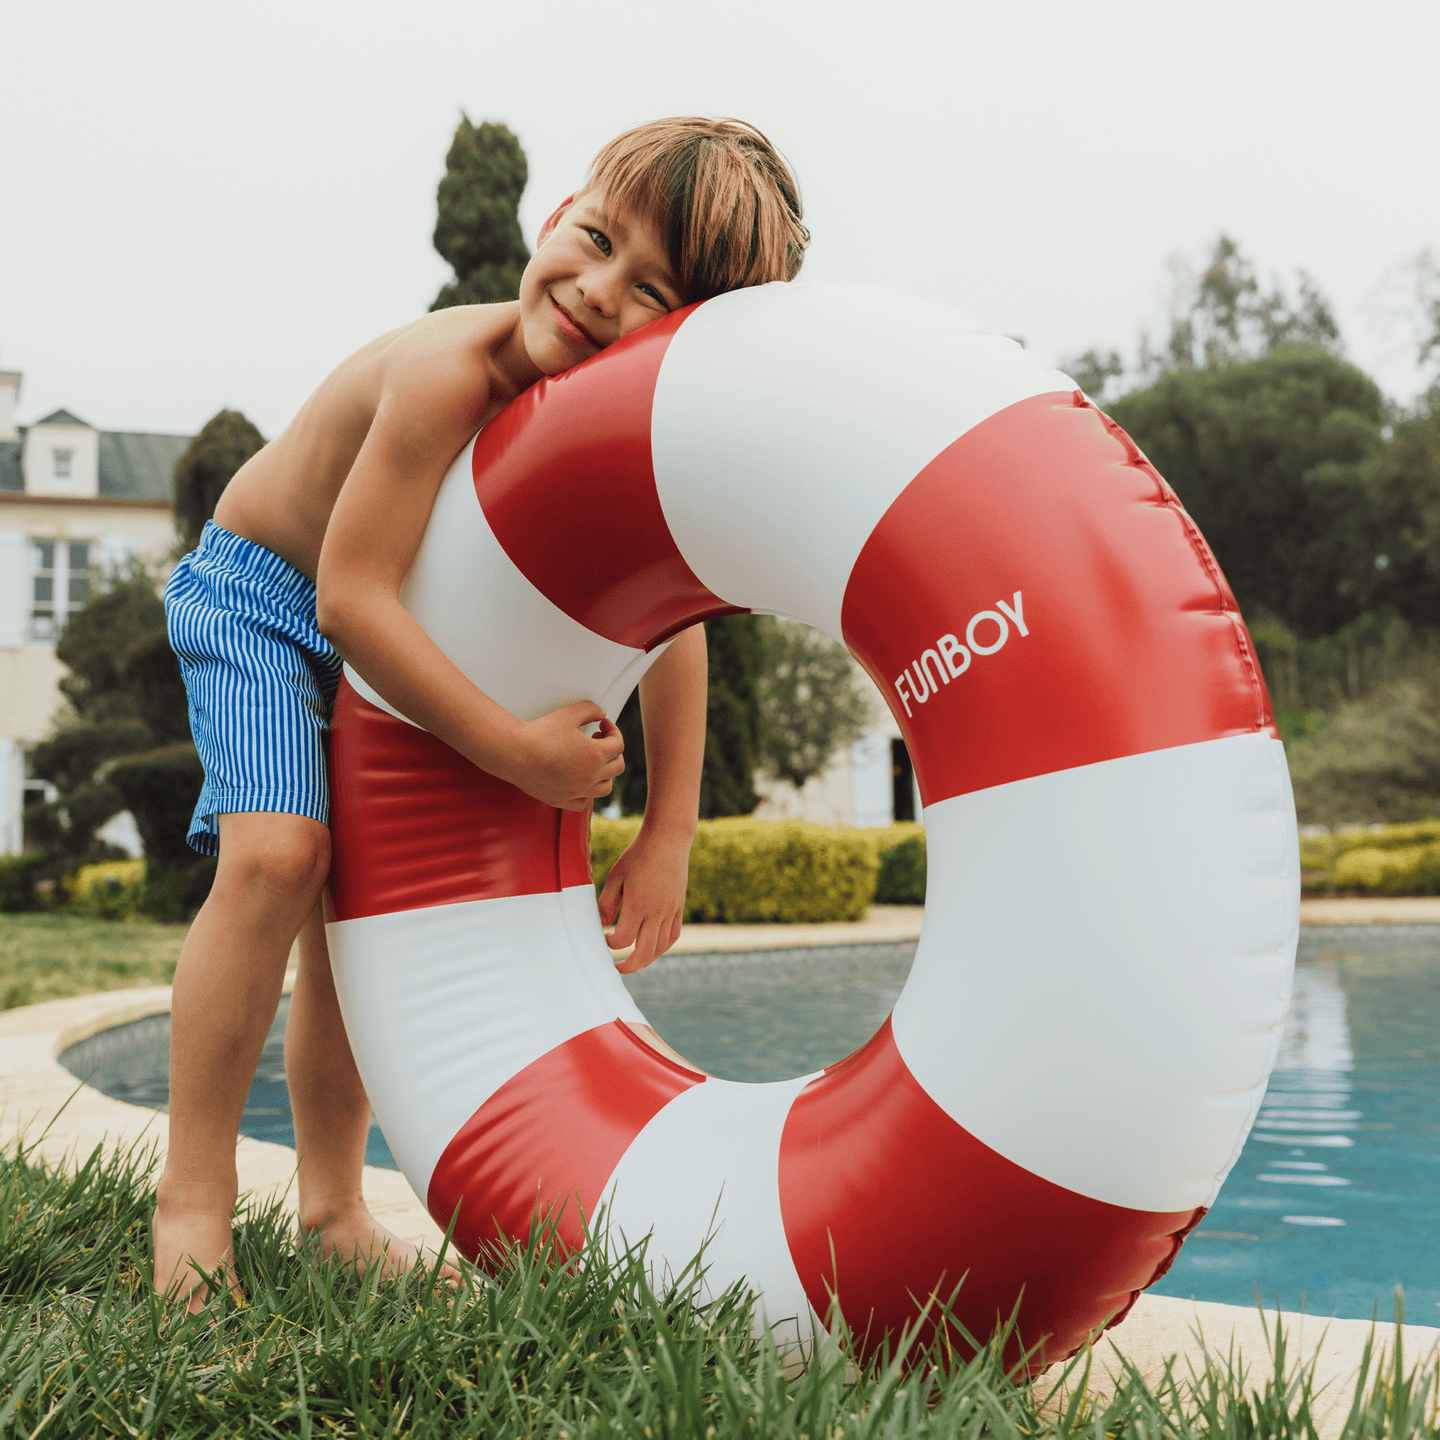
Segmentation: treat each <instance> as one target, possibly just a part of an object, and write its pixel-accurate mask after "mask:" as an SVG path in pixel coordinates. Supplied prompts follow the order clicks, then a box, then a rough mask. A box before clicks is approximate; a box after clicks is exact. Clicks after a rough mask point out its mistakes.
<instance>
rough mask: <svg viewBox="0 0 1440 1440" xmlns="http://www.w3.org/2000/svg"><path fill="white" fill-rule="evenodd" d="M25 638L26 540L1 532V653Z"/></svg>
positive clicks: (21, 536) (16, 646) (7, 532)
mask: <svg viewBox="0 0 1440 1440" xmlns="http://www.w3.org/2000/svg"><path fill="white" fill-rule="evenodd" d="M24 639H25V537H24V536H23V535H20V534H18V533H17V532H16V531H14V530H0V650H14V649H17V648H18V647H19V646H20V645H21V644H22V643H23V641H24Z"/></svg>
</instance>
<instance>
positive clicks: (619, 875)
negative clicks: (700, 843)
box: [600, 826, 690, 975]
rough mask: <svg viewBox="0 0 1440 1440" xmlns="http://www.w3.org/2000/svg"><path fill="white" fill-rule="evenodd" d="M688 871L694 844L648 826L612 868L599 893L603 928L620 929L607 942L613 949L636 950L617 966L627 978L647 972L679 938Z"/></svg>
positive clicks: (613, 931) (612, 932)
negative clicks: (691, 848) (650, 965)
mask: <svg viewBox="0 0 1440 1440" xmlns="http://www.w3.org/2000/svg"><path fill="white" fill-rule="evenodd" d="M689 872H690V841H689V839H688V838H687V839H671V838H666V837H659V836H656V835H654V834H650V833H647V832H646V830H645V829H644V827H643V826H642V827H641V830H640V833H639V834H638V835H637V836H636V837H635V840H634V842H633V843H632V844H631V845H630V846H629V848H628V849H627V850H626V851H625V853H624V854H623V855H621V857H620V858H619V859H618V860H617V861H616V862H615V864H614V865H613V866H612V867H611V869H610V874H609V875H608V876H607V877H606V880H605V888H604V889H603V890H602V891H601V892H600V923H601V924H602V925H613V926H614V927H615V928H614V930H612V931H611V933H610V935H609V936H608V937H607V943H608V944H609V946H610V948H611V949H612V950H624V949H626V948H627V947H628V946H630V945H634V947H635V948H634V950H632V951H631V952H630V954H629V955H627V956H626V957H625V958H624V959H623V960H621V961H620V962H619V963H618V964H617V965H616V967H615V968H616V969H617V970H618V971H619V972H620V973H621V974H622V975H633V974H634V973H635V972H636V971H637V970H643V969H644V968H645V967H646V966H647V965H648V964H650V962H651V961H652V960H657V959H659V957H660V956H661V955H663V954H664V953H665V952H666V951H667V950H668V949H669V948H670V947H671V946H672V945H673V944H674V943H675V942H676V941H677V940H678V939H679V938H680V922H681V920H682V919H683V918H684V916H685V886H686V882H687V881H688V879H689Z"/></svg>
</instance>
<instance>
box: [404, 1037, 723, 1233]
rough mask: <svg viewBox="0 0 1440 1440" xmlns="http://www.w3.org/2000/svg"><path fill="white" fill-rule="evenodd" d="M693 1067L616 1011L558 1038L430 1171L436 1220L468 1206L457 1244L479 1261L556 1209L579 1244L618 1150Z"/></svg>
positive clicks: (689, 1079) (560, 1224)
mask: <svg viewBox="0 0 1440 1440" xmlns="http://www.w3.org/2000/svg"><path fill="white" fill-rule="evenodd" d="M704 1078H705V1077H704V1076H703V1075H697V1074H696V1073H695V1072H694V1071H692V1070H687V1069H685V1068H684V1067H683V1066H681V1065H677V1064H676V1063H675V1062H674V1061H672V1060H668V1059H666V1057H665V1056H663V1055H660V1054H658V1053H657V1052H656V1051H654V1050H652V1049H651V1048H650V1047H649V1046H648V1045H646V1044H645V1043H644V1042H643V1041H642V1040H639V1039H637V1038H636V1037H635V1036H634V1035H633V1034H631V1032H630V1031H629V1030H628V1029H627V1028H626V1027H625V1026H624V1025H623V1024H622V1023H621V1022H620V1021H618V1020H615V1021H612V1022H611V1023H610V1024H608V1025H601V1026H597V1027H596V1028H595V1029H594V1030H587V1031H586V1032H585V1033H584V1034H583V1035H577V1036H575V1038H574V1039H573V1040H567V1041H566V1042H565V1044H563V1045H558V1046H556V1048H555V1049H554V1050H551V1051H550V1052H549V1053H548V1054H546V1055H542V1056H541V1057H540V1059H538V1060H536V1061H535V1062H534V1063H533V1064H530V1065H527V1066H526V1067H525V1068H524V1069H523V1070H522V1071H521V1072H520V1073H519V1074H518V1075H516V1076H514V1078H513V1079H510V1080H508V1081H506V1083H505V1084H504V1085H502V1086H501V1087H500V1089H499V1090H497V1091H496V1092H495V1093H494V1094H493V1095H492V1096H491V1097H490V1098H489V1099H488V1100H487V1101H486V1102H485V1103H484V1104H483V1105H482V1106H481V1107H480V1108H479V1109H478V1110H477V1111H476V1112H475V1113H474V1115H472V1116H471V1117H470V1119H469V1120H467V1121H466V1122H465V1124H464V1125H463V1126H461V1128H460V1130H459V1131H458V1132H457V1134H456V1136H455V1138H454V1139H453V1140H452V1141H451V1142H450V1143H449V1145H447V1146H446V1147H445V1153H444V1154H443V1155H441V1157H440V1160H439V1163H438V1164H437V1165H436V1166H435V1172H434V1174H433V1175H432V1176H431V1177H430V1190H429V1193H428V1195H427V1196H426V1203H427V1205H428V1206H429V1209H430V1213H431V1215H433V1216H434V1217H435V1222H436V1224H438V1225H442V1226H448V1225H449V1224H450V1221H451V1218H452V1217H453V1216H454V1215H455V1207H456V1206H457V1205H458V1206H459V1207H460V1215H459V1219H458V1220H457V1222H456V1225H455V1244H456V1246H457V1247H458V1248H459V1250H460V1251H461V1253H462V1254H464V1255H467V1256H469V1257H470V1258H471V1259H472V1260H474V1259H477V1258H480V1257H481V1256H482V1254H483V1252H484V1251H485V1250H486V1249H487V1248H488V1247H489V1246H491V1245H493V1244H494V1243H495V1242H496V1241H497V1240H498V1239H499V1238H500V1237H502V1236H507V1237H509V1238H510V1239H512V1240H517V1241H524V1240H525V1239H527V1238H528V1236H529V1234H530V1227H531V1224H532V1223H533V1222H534V1221H535V1220H536V1219H537V1218H538V1219H540V1220H542V1221H543V1220H545V1219H546V1218H547V1217H551V1218H553V1217H557V1216H558V1221H556V1222H555V1233H556V1235H557V1236H558V1238H559V1239H560V1241H561V1242H562V1243H563V1244H564V1245H565V1246H566V1247H567V1248H568V1249H571V1250H578V1249H579V1248H580V1245H581V1242H582V1240H583V1238H584V1235H583V1226H582V1221H581V1216H582V1215H583V1216H584V1217H585V1219H586V1220H590V1219H593V1218H594V1215H595V1210H596V1207H597V1206H598V1205H599V1203H600V1199H601V1196H602V1191H603V1187H604V1185H605V1182H606V1181H607V1180H609V1178H610V1177H611V1175H613V1174H614V1173H615V1167H616V1166H617V1165H618V1164H619V1163H620V1157H621V1156H622V1155H624V1153H625V1152H626V1150H628V1149H629V1148H630V1144H631V1142H632V1141H633V1140H634V1139H635V1137H636V1136H637V1135H638V1134H639V1133H640V1132H641V1130H643V1129H644V1128H645V1126H646V1125H647V1124H649V1122H650V1121H651V1120H652V1119H653V1118H654V1117H655V1116H656V1115H657V1114H658V1113H659V1112H660V1111H661V1110H662V1109H663V1108H664V1107H665V1106H666V1105H668V1104H669V1103H670V1101H671V1100H673V1099H674V1098H675V1097H676V1096H677V1095H679V1094H680V1093H682V1092H683V1091H685V1090H688V1089H689V1088H690V1087H691V1086H692V1085H699V1084H702V1083H703V1081H704Z"/></svg>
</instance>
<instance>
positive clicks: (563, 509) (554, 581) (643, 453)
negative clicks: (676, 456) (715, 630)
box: [473, 306, 741, 650]
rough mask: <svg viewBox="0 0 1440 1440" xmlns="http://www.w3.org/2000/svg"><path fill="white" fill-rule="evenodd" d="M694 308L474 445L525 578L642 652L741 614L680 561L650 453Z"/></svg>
mask: <svg viewBox="0 0 1440 1440" xmlns="http://www.w3.org/2000/svg"><path fill="white" fill-rule="evenodd" d="M694 308H695V307H694V306H690V307H689V308H687V309H684V310H677V311H676V312H675V313H674V314H673V315H669V316H667V317H666V318H665V319H663V320H656V321H654V322H652V323H651V324H649V325H646V326H645V327H644V328H643V329H641V330H638V331H636V332H635V334H633V335H631V336H628V337H627V338H626V339H624V340H620V341H617V342H616V343H615V344H614V345H612V346H610V348H609V349H607V350H606V351H605V352H604V354H603V355H596V356H594V357H592V358H591V359H590V360H587V361H586V362H585V363H584V364H582V365H577V366H576V367H575V368H574V369H573V370H567V371H565V372H564V373H563V374H561V375H556V376H553V377H551V378H549V379H546V380H542V381H541V382H540V383H539V384H538V385H535V386H533V387H532V388H531V389H529V390H527V391H525V392H524V393H523V394H522V395H520V396H519V397H518V398H517V399H515V400H513V401H511V403H510V404H509V405H508V406H507V407H506V408H505V409H504V410H503V411H501V413H500V414H499V415H498V416H497V417H496V418H495V419H494V420H492V421H491V422H490V424H489V425H487V426H486V427H485V429H484V430H482V431H481V432H480V435H479V438H478V439H477V440H476V442H475V451H474V461H473V464H474V474H475V493H476V495H478V496H479V498H480V506H481V509H483V510H484V512H485V518H486V519H487V520H488V521H489V522H490V528H491V530H493V531H494V533H495V536H496V538H497V539H498V540H499V541H500V544H501V545H502V546H503V547H504V550H505V553H506V554H507V555H508V556H509V557H510V558H511V560H513V561H514V562H515V565H516V567H517V568H518V569H519V570H520V572H521V574H523V575H524V576H525V577H526V579H527V580H529V581H530V583H531V584H532V585H534V586H535V588H536V589H537V590H539V591H540V593H541V594H542V595H544V596H545V597H546V598H547V599H548V600H550V601H551V602H552V603H553V604H554V605H556V606H558V607H559V608H560V609H561V610H563V611H564V612H565V613H566V614H567V615H569V616H570V617H571V619H573V620H578V621H579V622H580V623H581V624H582V625H584V626H586V627H588V628H589V629H591V630H593V631H594V632H595V633H596V634H597V635H604V636H605V637H607V638H608V639H610V640H614V641H616V642H617V643H618V644H621V645H632V646H634V647H635V648H637V649H641V650H649V649H651V648H652V647H653V646H655V645H657V644H659V643H660V641H662V640H664V639H666V638H667V637H669V636H670V635H673V634H674V633H675V632H676V631H677V630H682V629H684V628H685V627H686V626H688V625H693V624H694V623H695V622H696V621H697V620H703V619H706V618H708V617H710V616H713V615H733V614H736V613H741V612H737V609H736V607H735V606H733V605H727V604H726V603H725V602H724V601H723V600H721V599H720V597H719V596H718V595H715V594H713V593H712V592H711V591H710V590H708V589H706V587H705V586H704V585H702V584H701V583H700V581H699V580H698V579H697V578H696V576H695V572H694V571H693V570H691V569H690V567H689V566H688V565H687V564H686V563H685V560H684V558H683V557H682V556H681V554H680V550H679V547H678V546H677V545H676V544H675V540H674V538H673V537H672V536H671V534H670V527H669V525H668V524H666V521H665V514H664V512H663V511H662V510H661V508H660V497H659V495H658V493H657V492H656V489H655V471H654V467H653V465H652V463H651V457H650V412H651V409H652V406H653V402H654V398H655V380H656V377H657V376H658V375H659V373H660V363H661V361H662V360H663V359H664V358H665V351H666V350H667V349H668V348H669V345H670V340H671V338H672V337H673V336H674V334H675V332H676V331H677V330H678V329H679V328H680V326H681V324H683V323H684V320H685V318H686V316H688V315H689V314H691V312H692V311H693V310H694Z"/></svg>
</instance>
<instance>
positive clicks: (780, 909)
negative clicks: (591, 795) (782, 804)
mask: <svg viewBox="0 0 1440 1440" xmlns="http://www.w3.org/2000/svg"><path fill="white" fill-rule="evenodd" d="M639 831H640V820H639V817H638V816H637V817H631V818H627V819H623V820H603V819H596V820H595V821H594V822H593V824H592V826H591V831H590V854H591V863H592V864H593V866H594V871H595V886H596V889H597V890H599V889H600V888H602V887H603V886H604V884H605V880H606V877H607V876H608V875H609V874H610V867H611V866H612V865H614V863H615V861H616V860H617V859H619V857H620V854H621V852H622V851H623V850H624V849H625V847H626V846H627V845H629V844H630V842H631V841H632V840H633V839H634V838H635V836H636V835H637V834H638V833H639ZM877 881H878V884H877ZM924 899H925V828H924V826H922V825H913V824H911V825H892V826H889V827H887V828H885V829H879V830H858V829H837V828H832V827H828V826H824V825H811V824H807V823H806V822H804V821H801V820H784V821H773V820H754V819H751V818H750V817H748V816H738V817H735V818H732V819H724V820H702V821H701V822H700V825H699V828H698V829H697V831H696V833H695V843H694V845H693V846H692V847H691V851H690V883H689V887H688V889H687V891H686V896H685V918H686V919H687V920H709V921H728V922H731V923H754V922H775V923H780V924H787V923H803V922H812V923H813V922H819V921H826V920H862V919H864V917H865V912H866V910H867V909H868V908H869V907H870V905H871V903H872V902H874V901H880V902H881V903H885V904H900V905H904V904H920V903H923V901H924Z"/></svg>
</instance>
